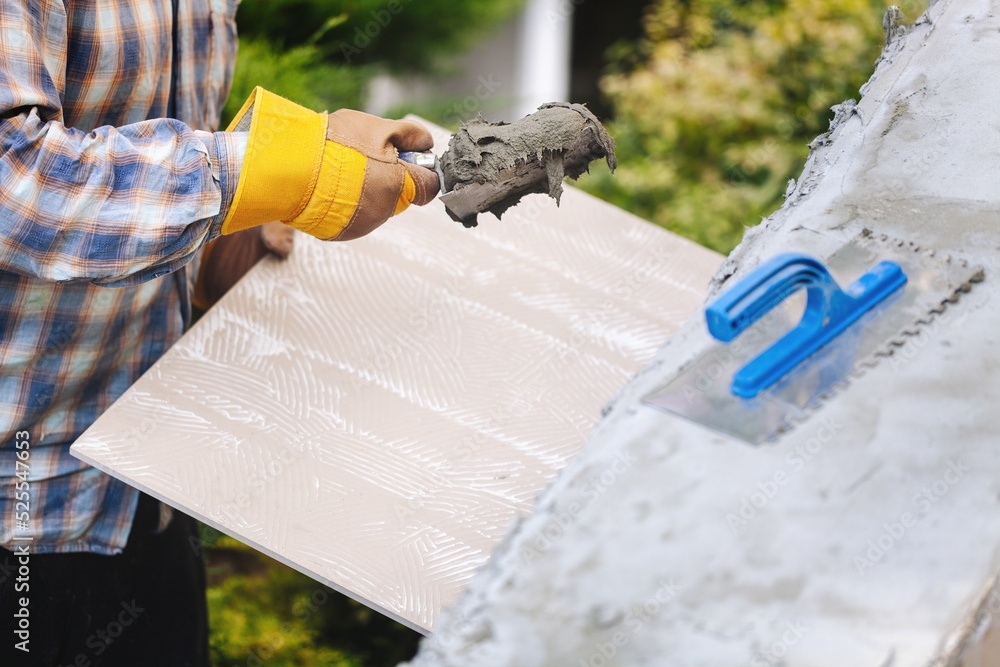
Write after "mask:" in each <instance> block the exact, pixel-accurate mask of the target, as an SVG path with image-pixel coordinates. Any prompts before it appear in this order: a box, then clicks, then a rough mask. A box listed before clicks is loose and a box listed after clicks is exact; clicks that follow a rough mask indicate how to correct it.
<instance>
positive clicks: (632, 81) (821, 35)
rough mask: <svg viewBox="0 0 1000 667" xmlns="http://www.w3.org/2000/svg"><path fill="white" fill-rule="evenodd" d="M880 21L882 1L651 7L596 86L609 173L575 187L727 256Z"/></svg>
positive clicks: (846, 81) (876, 41)
mask: <svg viewBox="0 0 1000 667" xmlns="http://www.w3.org/2000/svg"><path fill="white" fill-rule="evenodd" d="M918 4H919V3H917V2H911V5H918ZM914 9H915V8H914ZM884 11H885V3H884V2H882V0H753V1H750V0H657V1H656V2H654V3H653V5H652V6H651V7H650V8H649V10H648V12H647V14H646V16H645V19H644V28H645V38H644V39H643V40H642V41H641V42H640V43H638V44H637V45H634V46H631V47H628V48H624V49H619V50H618V52H617V53H615V54H613V63H614V64H613V65H612V69H611V70H610V71H609V74H607V75H606V76H605V77H604V79H603V81H602V87H603V90H604V92H605V94H606V95H608V97H609V99H610V101H611V102H612V105H613V108H614V121H613V122H612V123H611V131H612V135H613V136H614V137H615V138H616V140H617V142H618V151H619V155H618V161H619V164H620V167H619V171H618V173H617V174H615V176H613V177H609V175H608V174H606V173H598V174H595V177H593V178H590V179H584V180H582V181H581V186H582V187H584V188H585V189H587V190H590V191H591V192H593V193H595V194H597V195H598V196H601V197H603V198H605V199H608V200H610V201H612V202H614V203H616V204H618V205H620V206H622V207H624V208H626V209H629V210H632V211H633V212H635V213H637V214H638V215H641V216H643V217H645V218H648V219H650V220H653V221H655V222H657V223H658V224H661V225H663V226H664V227H667V228H668V229H672V230H674V231H676V232H678V233H680V234H682V235H684V236H687V237H689V238H691V239H694V240H696V241H698V242H699V243H702V244H704V245H707V246H709V247H711V248H714V249H716V250H719V251H721V252H729V251H730V250H732V248H733V247H735V246H736V244H737V243H738V242H739V241H740V239H741V238H742V235H743V230H744V226H745V225H747V226H748V225H753V224H756V223H757V222H759V221H760V219H761V218H762V217H763V216H765V215H767V214H769V213H770V212H771V211H773V210H774V209H775V208H776V207H777V206H778V205H779V203H780V201H781V196H782V193H783V192H784V191H785V189H786V186H787V181H788V179H789V178H792V177H794V176H797V175H798V173H799V172H800V170H801V168H802V165H803V162H804V160H805V158H806V156H807V154H808V148H807V144H808V143H809V141H810V140H812V139H813V138H814V137H815V136H816V135H818V134H820V133H822V132H824V131H825V130H826V129H827V124H828V122H829V119H830V118H832V114H831V112H830V106H831V105H833V104H836V103H839V102H841V101H843V100H845V99H848V98H851V97H856V96H857V91H858V88H859V87H860V86H861V85H862V84H863V83H864V82H865V80H867V78H868V77H869V76H870V75H871V73H872V71H873V69H874V68H873V65H874V61H875V59H876V58H877V56H878V54H879V51H880V49H881V47H882V44H883V41H884V31H883V28H882V16H883V13H884ZM913 15H914V14H910V16H911V17H912V16H913Z"/></svg>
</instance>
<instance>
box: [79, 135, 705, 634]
mask: <svg viewBox="0 0 1000 667" xmlns="http://www.w3.org/2000/svg"><path fill="white" fill-rule="evenodd" d="M436 136H437V137H438V139H439V148H440V149H443V147H444V142H446V137H447V135H446V134H445V133H444V132H442V131H436ZM597 168H604V167H597ZM296 244H297V245H296V249H295V252H294V254H293V256H292V258H291V259H290V260H289V261H287V262H283V263H281V262H277V261H271V260H266V261H264V262H262V263H261V265H260V266H258V267H257V268H256V269H255V270H254V271H253V272H251V273H250V274H249V275H248V276H247V277H246V278H245V279H244V280H243V281H242V282H241V283H240V284H239V285H238V286H237V287H236V288H235V289H234V290H233V291H232V292H231V293H230V294H229V295H227V296H226V298H225V299H224V300H223V301H222V302H221V303H220V304H219V305H217V306H216V307H215V308H213V309H212V311H211V312H210V313H209V314H207V315H206V316H205V317H204V318H203V319H202V320H201V321H200V322H199V323H198V324H197V325H196V326H195V327H194V328H193V329H192V330H191V331H190V332H189V333H188V334H187V335H186V336H185V337H184V338H183V339H182V340H181V341H180V342H179V343H178V344H177V345H175V346H174V347H173V349H171V350H170V351H169V352H168V353H167V354H166V355H165V356H164V358H163V359H162V360H161V361H160V362H159V363H157V364H156V365H155V366H154V367H153V368H152V369H151V370H150V371H149V372H148V373H147V374H146V375H144V376H143V377H142V378H141V379H140V380H139V382H137V383H136V384H135V386H133V387H132V388H131V389H130V390H129V391H128V392H127V393H126V394H125V396H123V397H122V398H121V400H119V401H118V402H117V403H116V404H115V405H114V406H113V407H112V408H111V410H109V411H108V412H107V413H106V414H105V415H104V416H103V417H102V418H101V419H100V420H98V422H97V423H96V424H95V425H94V426H93V427H92V428H91V429H90V430H88V431H87V432H86V433H85V434H84V435H83V437H81V439H80V440H79V441H78V442H77V443H76V444H75V445H74V446H73V453H74V454H75V455H76V456H78V457H80V458H82V459H84V460H86V461H88V462H90V463H92V464H93V465H96V466H97V467H99V468H101V469H102V470H104V471H106V472H108V473H110V474H112V475H114V476H116V477H119V478H121V479H123V480H125V481H127V482H128V483H130V484H133V485H134V486H137V487H139V488H141V489H143V490H145V491H147V492H149V493H151V494H153V495H155V496H157V497H159V498H161V499H162V500H164V501H165V502H167V503H169V504H171V505H173V506H175V507H178V508H180V509H182V510H184V511H185V512H188V513H190V514H192V515H194V516H196V517H198V518H199V519H201V520H203V521H205V522H206V523H208V524H211V525H212V526H214V527H216V528H218V529H219V530H221V531H224V532H225V533H228V534H230V535H233V536H234V537H236V538H238V539H240V540H242V541H243V542H246V543H247V544H250V545H252V546H254V547H256V548H258V549H260V550H262V551H264V552H266V553H268V554H270V555H272V556H274V557H276V558H278V559H279V560H282V561H284V562H285V563H287V564H289V565H291V566H292V567H295V568H297V569H299V570H301V571H302V572H305V573H306V574H308V575H310V576H312V577H314V578H315V579H317V580H319V581H322V582H324V583H326V584H328V585H330V586H333V587H334V588H336V589H338V590H340V591H343V592H345V593H346V594H348V595H350V596H352V597H354V598H356V599H358V600H360V601H362V602H364V603H366V604H368V605H371V606H372V607H374V608H376V609H378V610H379V611H382V612H383V613H386V614H388V615H390V616H392V617H394V618H396V619H398V620H400V621H402V622H404V623H406V624H408V625H410V626H411V627H414V628H417V629H420V630H422V631H425V632H426V631H428V630H431V629H432V628H433V626H434V622H435V618H436V617H437V615H438V613H439V612H440V610H441V609H442V607H443V606H445V605H447V604H449V603H451V602H452V601H454V600H455V599H456V598H457V596H458V595H459V594H460V592H461V591H462V590H463V588H464V587H465V585H466V583H467V582H468V581H469V579H470V578H471V577H472V574H473V572H474V570H475V569H476V568H477V567H478V566H479V565H481V564H482V563H484V562H485V561H486V560H487V559H488V558H489V555H490V553H491V551H492V549H493V547H494V546H495V545H496V544H497V542H498V541H499V540H500V539H501V537H502V536H503V534H504V533H505V531H506V529H507V528H508V526H509V525H510V523H511V521H512V520H513V519H514V518H515V517H517V516H520V515H524V514H527V513H528V512H530V510H531V507H532V503H533V501H534V498H535V496H536V495H537V494H538V492H539V491H540V490H542V488H544V486H545V485H546V484H547V483H548V482H549V481H550V480H551V479H552V478H553V477H554V476H555V475H556V473H557V472H558V471H559V470H560V469H561V468H562V467H563V465H564V464H565V463H566V461H567V459H568V458H569V457H571V456H573V455H574V454H575V453H576V452H577V451H578V450H579V449H580V448H581V447H582V445H583V443H584V440H585V438H586V436H587V435H588V433H589V432H590V430H591V428H592V427H593V425H594V424H595V423H596V421H597V419H598V418H599V416H600V411H601V408H602V407H603V406H604V405H605V404H606V403H607V402H608V400H609V399H610V398H612V397H613V396H614V395H615V393H616V392H618V391H619V390H620V389H621V388H622V387H623V386H624V385H625V383H626V381H627V380H628V379H629V377H630V376H631V375H632V374H634V373H635V372H637V371H638V370H639V369H640V368H641V367H642V365H643V364H644V363H645V362H647V361H648V360H650V359H651V358H652V357H653V354H654V352H655V351H656V350H657V349H658V348H659V347H660V346H662V345H663V344H664V342H665V341H666V340H667V339H668V338H669V337H670V335H671V334H672V333H673V332H674V331H675V329H677V328H678V326H679V325H680V324H681V323H682V322H683V321H684V320H685V319H687V318H688V317H689V316H690V315H691V314H692V313H693V312H694V311H695V310H696V309H697V308H698V307H699V306H700V305H701V301H702V298H703V295H704V292H705V289H706V286H707V283H708V280H709V278H710V276H711V275H712V274H713V272H714V271H715V269H716V267H717V266H718V264H719V263H720V262H721V257H720V256H718V255H716V254H714V253H711V252H709V251H707V250H705V249H703V248H700V247H698V246H696V245H693V244H691V243H689V242H687V241H684V240H682V239H680V238H678V237H676V236H674V235H672V234H669V233H667V232H665V231H663V230H662V229H659V228H656V227H654V226H652V225H650V224H648V223H646V222H643V221H641V220H639V219H637V218H635V217H632V216H630V215H628V214H626V213H624V212H622V211H620V210H618V209H616V208H614V207H612V206H609V205H607V204H604V203H602V202H600V201H598V200H596V199H594V198H592V197H590V196H588V195H585V194H583V193H581V192H579V191H578V190H574V189H572V188H570V189H568V190H567V192H566V194H565V196H564V198H563V202H562V207H561V208H556V206H555V204H554V202H551V201H550V200H548V199H547V198H544V197H542V196H541V195H534V196H533V197H531V198H530V199H529V200H527V201H525V202H523V203H522V204H521V205H520V206H519V207H518V208H517V209H514V210H512V211H511V213H510V214H509V215H508V216H507V217H505V218H504V220H503V221H498V220H496V219H495V218H493V217H492V216H489V215H487V216H483V217H482V220H481V223H480V226H479V227H478V228H476V229H472V230H467V229H464V228H463V227H462V226H461V225H459V224H458V223H455V222H452V221H451V220H450V219H449V218H448V216H447V215H446V214H445V212H444V208H443V206H442V205H441V204H440V203H439V202H434V203H433V204H432V205H430V206H428V207H425V208H423V209H411V210H410V211H407V212H406V213H405V214H404V215H403V216H401V217H400V218H399V219H396V220H393V221H390V222H389V223H388V224H386V225H385V226H384V227H383V228H382V229H380V230H379V231H377V232H376V233H375V234H373V235H371V236H370V237H367V238H365V239H361V240H358V241H353V242H351V243H346V244H327V243H321V242H318V241H315V240H313V239H311V238H308V237H306V236H304V235H299V236H298V237H297V238H296Z"/></svg>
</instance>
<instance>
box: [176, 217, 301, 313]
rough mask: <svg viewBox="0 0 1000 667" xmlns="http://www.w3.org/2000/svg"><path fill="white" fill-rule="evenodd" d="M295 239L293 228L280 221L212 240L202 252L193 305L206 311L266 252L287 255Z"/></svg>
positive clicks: (282, 257) (284, 256)
mask: <svg viewBox="0 0 1000 667" xmlns="http://www.w3.org/2000/svg"><path fill="white" fill-rule="evenodd" d="M294 241H295V230H294V229H292V228H291V227H289V226H288V225H285V224H282V223H280V222H268V223H265V224H263V225H261V226H260V227H254V228H252V229H244V230H243V231H242V232H236V233H235V234H230V235H228V236H220V237H219V238H217V239H215V240H214V241H212V242H211V243H209V244H208V245H207V246H205V249H204V250H203V251H202V255H201V268H199V269H198V279H197V281H196V282H195V286H194V305H195V306H197V307H198V308H200V309H202V310H208V309H209V308H210V307H212V306H214V305H215V303H216V302H217V301H218V300H219V299H221V298H222V297H223V296H224V295H225V294H226V292H228V291H229V290H230V289H231V288H232V286H233V285H235V284H236V283H237V282H238V281H239V279H240V278H242V277H243V276H244V275H245V274H246V272H247V271H249V270H250V269H252V268H253V266H254V264H256V263H257V262H259V261H260V260H261V258H262V257H264V256H265V255H274V256H275V257H277V258H279V259H285V258H286V257H288V255H290V254H291V252H292V247H293V245H294Z"/></svg>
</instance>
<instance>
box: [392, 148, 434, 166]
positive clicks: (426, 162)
mask: <svg viewBox="0 0 1000 667" xmlns="http://www.w3.org/2000/svg"><path fill="white" fill-rule="evenodd" d="M399 159H400V160H402V161H403V162H409V163H410V164H415V165H417V166H418V167H426V168H427V169H431V170H433V169H436V168H437V161H438V159H437V156H436V155H434V153H431V152H429V151H428V152H426V153H418V152H416V151H399Z"/></svg>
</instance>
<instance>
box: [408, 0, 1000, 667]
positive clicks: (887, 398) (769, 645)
mask: <svg viewBox="0 0 1000 667" xmlns="http://www.w3.org/2000/svg"><path fill="white" fill-rule="evenodd" d="M998 72H1000V5H998V3H996V2H989V1H987V0H938V1H937V2H935V3H934V4H933V5H932V7H931V9H930V10H929V13H928V15H927V16H926V17H924V18H923V19H921V20H920V21H918V23H917V25H916V26H915V27H914V28H913V29H912V30H911V31H910V33H909V34H908V35H906V36H905V37H902V36H900V37H897V38H896V39H895V40H894V41H893V42H892V43H891V44H890V45H889V46H888V48H887V49H886V52H885V54H884V56H883V59H882V60H881V62H880V63H879V65H878V68H877V71H876V73H875V75H874V77H873V78H872V80H871V81H870V82H869V84H868V85H866V87H865V88H864V89H863V98H862V99H861V101H860V102H859V103H857V104H856V105H855V104H854V103H847V104H844V105H842V106H840V107H839V109H838V113H837V118H836V121H835V122H834V125H833V128H832V131H831V132H830V133H829V134H827V135H824V136H822V137H820V138H818V139H817V141H816V142H814V144H813V147H814V151H813V153H812V156H811V158H810V160H809V162H808V163H807V165H806V168H805V171H804V172H803V174H802V176H801V177H800V178H799V179H798V180H797V182H796V183H795V184H793V186H792V187H791V188H790V190H789V198H788V200H787V201H786V203H785V205H784V207H783V208H782V209H781V211H779V212H778V213H776V214H775V215H774V216H773V217H772V218H770V219H769V220H767V221H766V222H765V223H764V224H762V225H761V226H760V227H758V228H755V229H754V230H752V231H751V232H750V233H749V234H748V235H747V238H746V239H745V240H744V243H743V244H742V245H741V246H740V247H739V248H738V249H737V250H736V251H735V252H734V253H733V255H732V256H731V257H730V258H729V260H728V261H727V262H726V263H725V264H724V266H723V267H722V268H721V269H720V271H719V273H718V274H717V276H716V279H715V282H714V287H713V291H715V292H717V291H718V290H719V289H720V288H721V287H722V285H723V284H724V283H725V282H726V281H728V280H735V279H738V278H739V277H740V276H741V275H743V274H745V273H746V272H748V271H749V270H750V269H752V268H754V267H755V266H757V265H758V264H759V263H761V262H762V261H764V260H766V259H769V258H770V257H772V256H774V255H776V254H778V253H779V252H783V251H786V250H798V251H803V252H808V253H811V254H815V255H818V256H828V255H829V254H830V253H831V252H833V251H835V250H836V248H837V246H838V245H839V244H840V243H842V242H844V241H846V240H848V239H851V238H854V237H856V236H857V235H858V234H859V233H861V231H862V230H863V229H865V228H867V229H870V230H873V231H874V232H876V233H881V234H886V235H889V236H891V237H894V238H899V239H905V240H907V241H908V242H913V243H914V244H916V245H919V246H921V247H922V248H924V249H925V251H926V250H933V251H934V252H935V254H936V255H937V256H939V257H942V256H946V255H951V256H954V257H962V258H966V259H967V260H969V261H970V262H974V263H977V264H980V265H982V266H983V267H984V269H985V281H984V282H982V283H981V284H979V285H976V286H975V287H974V288H973V289H972V291H971V292H970V293H968V294H966V295H965V296H964V297H963V298H962V299H961V300H960V301H959V302H958V303H957V304H954V305H952V306H949V307H948V308H947V309H946V310H945V312H944V313H943V314H942V315H941V316H939V317H937V318H936V319H935V320H934V321H933V322H932V323H931V324H930V325H928V326H926V327H925V328H924V329H923V331H922V332H921V333H920V334H919V335H917V336H914V337H912V339H911V340H909V341H907V343H906V345H905V346H903V347H901V348H899V349H898V351H897V352H896V353H895V354H894V355H893V356H892V357H890V358H888V359H884V360H882V361H881V362H880V363H879V364H878V365H877V366H876V367H875V368H873V369H870V370H868V371H867V372H865V373H864V374H863V375H862V376H861V377H859V378H856V379H855V380H854V381H853V382H852V383H851V385H850V386H849V387H848V388H847V389H845V390H842V391H841V392H839V393H838V394H836V395H835V396H834V397H833V398H831V399H830V400H829V401H828V402H826V403H825V404H824V406H823V407H822V408H821V409H820V410H819V411H817V412H814V413H813V414H812V415H811V416H809V417H808V418H807V419H805V420H804V421H803V422H802V423H800V424H798V426H797V427H796V428H795V429H794V430H793V431H792V432H790V433H788V434H786V435H785V436H783V437H782V438H781V439H780V440H778V441H777V442H776V443H774V444H767V445H762V446H751V445H747V444H745V443H743V442H740V441H737V440H735V439H731V438H728V437H726V436H722V435H717V434H715V433H713V432H711V431H709V430H707V429H705V428H703V427H701V426H698V425H695V424H692V423H690V422H688V421H686V420H684V419H682V418H680V417H676V416H671V415H668V414H665V413H662V412H659V411H657V410H655V409H653V408H650V407H647V406H644V405H642V403H641V399H642V398H643V397H644V396H646V395H647V394H649V393H650V392H651V391H653V390H654V389H656V388H657V387H660V386H662V385H663V384H664V383H665V382H666V381H667V380H668V379H669V378H671V377H672V376H673V375H674V374H675V373H676V372H677V370H678V369H680V368H681V367H683V366H684V364H685V363H687V362H688V361H689V360H690V359H692V358H693V357H694V356H695V355H696V354H697V353H698V352H699V351H700V350H701V349H702V348H703V345H704V344H705V341H704V339H703V338H701V336H702V335H703V325H702V324H701V315H698V316H695V318H693V319H692V320H691V321H690V322H688V323H687V324H686V325H685V326H684V327H683V328H682V330H681V332H680V333H679V334H678V335H676V336H675V337H674V338H672V339H671V340H670V342H669V343H668V344H667V345H666V346H665V347H663V348H662V349H661V350H660V351H659V352H658V353H657V356H656V359H655V360H654V361H653V362H652V363H651V364H649V365H648V366H647V367H646V369H645V370H644V372H643V373H642V374H641V375H640V376H638V377H637V378H636V379H634V380H633V381H632V382H631V383H630V384H629V386H628V388H627V389H626V390H625V391H623V392H622V393H621V394H620V395H619V397H618V399H617V401H616V402H615V405H614V408H613V409H612V410H611V411H610V412H609V414H608V415H607V416H606V417H605V418H604V419H603V420H602V422H601V423H600V424H599V426H598V427H597V429H596V430H595V433H594V435H593V436H592V437H591V438H590V440H589V442H588V444H587V445H586V447H585V448H584V450H583V452H582V453H581V454H580V455H579V456H578V457H577V458H575V459H574V460H573V461H572V462H571V464H570V465H569V467H568V468H567V469H566V470H565V471H564V472H563V473H562V474H561V475H560V476H559V478H558V479H557V480H556V481H555V482H554V484H553V485H552V486H551V487H550V488H549V489H548V490H547V491H546V492H545V493H544V494H543V496H542V497H541V498H540V499H539V504H538V509H537V510H536V511H535V513H534V514H533V516H532V517H531V518H530V519H528V520H526V521H525V522H523V523H522V524H521V525H520V526H519V527H518V529H517V530H516V531H515V532H514V533H513V534H512V535H511V536H509V537H508V538H507V539H506V540H505V541H504V543H503V546H502V547H501V548H500V549H499V550H498V551H497V552H496V554H495V555H494V557H493V559H492V560H491V562H490V564H489V565H488V566H487V568H485V569H484V570H483V571H482V572H481V573H480V574H479V576H478V577H477V578H476V580H475V581H474V582H473V583H472V585H471V586H470V589H469V592H468V593H467V594H466V595H465V596H464V597H463V598H462V601H461V602H460V604H459V605H457V606H456V607H454V608H452V609H450V610H449V611H448V612H446V613H445V616H444V618H443V620H442V623H441V624H440V626H439V628H438V630H437V631H436V632H435V634H434V635H433V636H432V637H430V638H429V639H428V640H426V641H425V643H424V645H423V648H422V651H421V653H420V655H419V656H418V658H417V659H416V660H415V661H414V662H413V663H412V664H413V665H415V666H417V665H419V666H420V667H444V666H448V667H459V666H461V667H469V666H485V665H488V666H491V667H500V666H505V667H506V666H510V667H513V666H517V667H533V666H542V665H546V666H548V665H559V666H572V667H586V666H588V665H589V666H591V667H611V666H616V665H622V666H624V665H628V666H640V665H650V666H652V665H656V666H662V665H670V666H671V667H723V666H736V665H749V666H752V667H757V666H765V665H767V666H775V667H777V666H781V667H844V666H845V665H850V666H851V667H931V666H933V667H959V666H963V667H993V666H995V665H998V664H1000V649H998V648H997V647H998V641H997V638H998V636H1000V616H998V614H1000V594H998V593H997V588H996V584H995V581H996V575H997V572H998V566H1000V549H998V547H1000V410H998V407H997V406H998V405H1000V333H998V332H1000V308H998V303H997V299H998V297H1000V282H998V280H997V274H996V268H997V260H996V257H997V253H998V249H1000V226H998V225H1000V121H998V120H997V113H996V110H997V109H998V108H1000V87H998V86H997V73H998Z"/></svg>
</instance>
